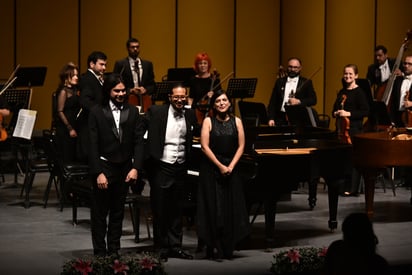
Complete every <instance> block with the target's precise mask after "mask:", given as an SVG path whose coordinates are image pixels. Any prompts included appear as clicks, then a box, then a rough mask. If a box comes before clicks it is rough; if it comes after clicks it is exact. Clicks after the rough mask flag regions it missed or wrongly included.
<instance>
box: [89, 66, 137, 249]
mask: <svg viewBox="0 0 412 275" xmlns="http://www.w3.org/2000/svg"><path fill="white" fill-rule="evenodd" d="M144 130H145V127H144V125H143V123H142V120H141V118H140V116H139V113H138V110H137V108H135V107H134V106H132V105H130V104H127V103H126V87H125V85H124V84H123V82H122V79H121V77H120V75H119V74H114V73H113V74H110V75H108V76H106V77H105V80H104V84H103V100H102V104H99V105H96V106H94V107H93V108H92V110H91V111H90V115H89V135H90V141H89V148H90V149H89V174H90V178H91V183H92V200H91V211H90V215H91V233H92V242H93V252H94V255H96V256H106V255H112V256H118V254H119V250H120V238H121V235H122V224H123V217H124V204H125V200H126V195H127V192H128V189H129V184H132V183H134V182H136V180H137V179H138V177H140V175H139V170H140V169H141V168H142V166H143V158H144V142H143V134H144ZM106 239H107V242H106Z"/></svg>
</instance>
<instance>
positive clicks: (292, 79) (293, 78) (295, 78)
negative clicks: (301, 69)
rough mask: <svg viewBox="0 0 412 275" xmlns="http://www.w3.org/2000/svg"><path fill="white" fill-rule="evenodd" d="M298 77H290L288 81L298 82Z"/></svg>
mask: <svg viewBox="0 0 412 275" xmlns="http://www.w3.org/2000/svg"><path fill="white" fill-rule="evenodd" d="M297 81H298V78H297V77H288V79H287V82H297Z"/></svg>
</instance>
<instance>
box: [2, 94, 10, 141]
mask: <svg viewBox="0 0 412 275" xmlns="http://www.w3.org/2000/svg"><path fill="white" fill-rule="evenodd" d="M9 115H10V108H9V105H8V103H7V100H6V99H5V98H4V96H3V95H2V94H0V141H4V140H6V139H7V131H6V129H5V128H4V125H3V123H4V121H3V119H4V117H7V116H9Z"/></svg>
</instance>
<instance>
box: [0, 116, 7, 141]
mask: <svg viewBox="0 0 412 275" xmlns="http://www.w3.org/2000/svg"><path fill="white" fill-rule="evenodd" d="M6 139H7V131H6V129H4V127H3V116H2V115H1V114H0V141H5V140H6Z"/></svg>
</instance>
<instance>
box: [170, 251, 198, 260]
mask: <svg viewBox="0 0 412 275" xmlns="http://www.w3.org/2000/svg"><path fill="white" fill-rule="evenodd" d="M169 257H170V258H179V259H185V260H193V256H192V255H190V254H187V253H186V252H184V251H183V250H181V249H172V250H170V252H169Z"/></svg>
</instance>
